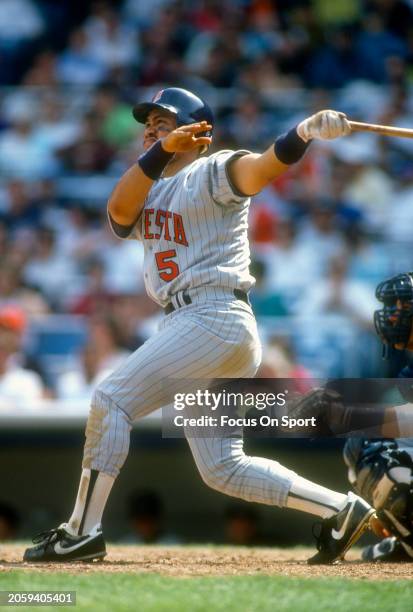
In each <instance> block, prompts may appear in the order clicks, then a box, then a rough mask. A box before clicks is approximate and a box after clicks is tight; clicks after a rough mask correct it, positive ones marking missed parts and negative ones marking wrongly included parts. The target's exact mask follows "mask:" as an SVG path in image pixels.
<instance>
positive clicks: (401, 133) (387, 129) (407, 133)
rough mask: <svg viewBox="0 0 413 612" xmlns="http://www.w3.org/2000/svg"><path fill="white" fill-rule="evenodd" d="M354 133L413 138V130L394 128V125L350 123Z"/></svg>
mask: <svg viewBox="0 0 413 612" xmlns="http://www.w3.org/2000/svg"><path fill="white" fill-rule="evenodd" d="M349 124H350V126H351V129H352V131H353V132H375V133H376V134H382V135H383V136H398V137H399V138H413V130H410V129H408V128H399V127H394V126H393V125H376V124H374V123H360V122H359V121H349Z"/></svg>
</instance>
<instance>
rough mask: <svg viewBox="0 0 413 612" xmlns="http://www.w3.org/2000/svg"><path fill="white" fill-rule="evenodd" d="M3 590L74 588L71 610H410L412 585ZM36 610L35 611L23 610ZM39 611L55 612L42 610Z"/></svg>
mask: <svg viewBox="0 0 413 612" xmlns="http://www.w3.org/2000/svg"><path fill="white" fill-rule="evenodd" d="M0 590H75V591H76V592H77V605H76V607H67V608H66V607H65V609H68V610H76V612H78V611H79V610H89V611H92V612H95V611H99V610H110V611H111V612H112V611H113V612H117V611H118V610H119V611H120V610H122V611H123V610H136V611H138V612H158V611H165V612H200V611H202V612H204V611H205V612H215V611H220V610H226V611H227V610H234V611H236V612H255V611H257V612H267V611H268V612H269V611H271V612H275V611H276V612H285V611H288V612H290V611H291V612H313V610H316V611H317V612H324V611H325V612H351V611H353V610H354V611H356V610H362V611H363V612H381V611H385V612H390V611H393V610H397V612H412V611H413V583H412V582H410V581H407V580H406V581H394V582H393V581H384V582H378V581H374V582H370V581H369V582H368V581H363V580H351V579H341V578H319V579H315V578H288V577H283V576H277V577H271V576H225V577H222V578H216V577H205V578H171V577H164V576H158V575H153V574H145V575H135V574H126V573H125V574H108V573H106V574H96V573H93V574H85V575H80V576H79V575H70V574H62V573H56V574H41V573H36V572H22V571H10V572H7V573H3V574H0ZM19 609H20V610H23V609H24V610H30V611H33V610H34V609H35V608H33V607H30V608H29V607H23V606H19ZM40 609H41V610H56V608H55V607H50V606H42V607H41V608H40Z"/></svg>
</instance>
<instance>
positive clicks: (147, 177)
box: [108, 132, 174, 226]
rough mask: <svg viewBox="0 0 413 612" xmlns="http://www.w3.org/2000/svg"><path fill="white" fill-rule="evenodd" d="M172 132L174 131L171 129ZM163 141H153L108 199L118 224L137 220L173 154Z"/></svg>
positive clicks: (110, 212) (110, 210)
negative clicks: (153, 186)
mask: <svg viewBox="0 0 413 612" xmlns="http://www.w3.org/2000/svg"><path fill="white" fill-rule="evenodd" d="M172 134H174V132H172ZM169 137H171V135H169ZM167 139H168V137H167V138H165V139H164V140H158V141H156V142H155V143H154V144H153V145H152V146H151V147H150V148H149V149H148V150H146V151H145V152H144V153H142V155H140V157H139V158H138V161H137V163H136V164H135V165H133V166H132V168H129V170H128V171H127V172H125V174H124V175H123V176H122V178H121V179H120V181H119V182H118V184H117V185H116V187H115V189H114V190H113V193H112V195H111V196H110V198H109V203H108V211H109V214H110V216H111V217H112V219H113V220H114V221H115V222H116V223H118V224H119V225H125V226H129V225H131V224H133V223H135V221H136V220H137V218H138V217H139V215H140V213H141V211H142V208H143V206H144V203H145V199H146V196H147V195H148V193H149V191H150V190H151V187H152V185H153V183H154V181H156V180H158V179H159V178H160V177H161V176H162V173H163V171H164V169H165V168H166V166H167V165H168V163H169V162H170V161H171V159H172V157H173V156H174V153H173V151H169V150H166V149H165V148H164V147H163V143H166V141H167Z"/></svg>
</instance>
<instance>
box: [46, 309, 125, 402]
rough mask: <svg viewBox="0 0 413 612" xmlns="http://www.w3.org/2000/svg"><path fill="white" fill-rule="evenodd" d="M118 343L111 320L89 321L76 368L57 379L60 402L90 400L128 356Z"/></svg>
mask: <svg viewBox="0 0 413 612" xmlns="http://www.w3.org/2000/svg"><path fill="white" fill-rule="evenodd" d="M129 355H130V352H129V351H128V350H125V349H124V348H123V347H122V345H121V344H120V341H119V339H118V333H117V327H116V324H115V323H114V321H113V320H112V319H111V318H109V317H108V316H105V315H102V314H97V315H94V316H93V317H92V318H91V319H90V321H89V329H88V335H87V339H86V343H85V345H84V347H83V349H82V352H81V354H80V356H79V358H78V360H77V366H76V367H73V368H72V369H71V370H70V371H68V372H64V373H63V374H61V375H60V376H58V378H57V381H56V397H57V398H58V399H70V400H86V401H87V400H89V399H90V397H91V395H92V392H93V390H94V389H95V387H96V386H97V385H98V384H99V382H101V381H102V380H103V379H104V378H106V376H108V375H109V374H111V373H112V372H113V370H115V369H116V368H117V367H118V366H119V365H120V364H121V363H122V362H123V361H124V360H125V359H126V358H127V357H128V356H129Z"/></svg>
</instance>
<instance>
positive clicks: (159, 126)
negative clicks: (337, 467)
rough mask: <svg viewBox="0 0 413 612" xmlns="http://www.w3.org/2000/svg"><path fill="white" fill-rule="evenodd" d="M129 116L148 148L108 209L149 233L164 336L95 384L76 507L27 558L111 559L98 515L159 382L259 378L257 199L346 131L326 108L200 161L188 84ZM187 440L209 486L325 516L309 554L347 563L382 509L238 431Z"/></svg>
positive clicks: (158, 398)
mask: <svg viewBox="0 0 413 612" xmlns="http://www.w3.org/2000/svg"><path fill="white" fill-rule="evenodd" d="M133 115H134V117H135V119H136V120H137V121H139V122H140V123H143V124H144V125H145V129H144V135H143V148H144V153H143V154H142V155H141V156H140V157H139V158H138V160H137V162H136V164H134V165H133V166H132V167H131V168H130V169H129V170H128V171H127V172H126V173H125V174H124V175H123V176H122V177H121V179H120V180H119V182H118V184H117V186H116V187H115V189H114V191H113V193H112V195H111V197H110V199H109V203H108V217H109V223H110V225H111V227H112V230H113V231H114V232H115V234H116V235H117V236H119V237H120V238H123V239H126V238H128V239H136V240H140V241H142V243H143V245H144V251H145V259H144V280H145V284H146V289H147V292H148V294H149V296H150V297H152V298H153V299H154V300H155V301H156V302H157V303H158V304H160V305H161V306H162V307H163V308H164V309H165V317H164V318H163V320H162V323H161V324H160V328H159V331H158V332H157V333H156V334H155V335H154V336H152V337H151V338H150V339H149V340H148V341H147V342H146V343H145V344H144V345H143V346H141V347H140V348H139V349H138V350H137V351H136V352H135V353H133V354H132V355H131V356H130V357H129V358H128V359H127V360H126V361H125V363H124V364H123V365H122V366H121V367H119V368H118V369H117V370H116V371H115V372H114V373H113V374H111V375H110V376H109V377H108V378H107V379H106V380H105V381H104V382H103V383H101V384H100V385H99V386H98V387H97V389H96V391H95V392H94V394H93V397H92V402H91V410H90V415H89V418H88V423H87V428H86V443H85V449H84V458H83V469H82V474H81V478H80V485H79V490H78V495H77V499H76V503H75V506H74V510H73V513H72V515H71V517H70V518H69V520H68V522H67V523H63V524H62V525H60V526H59V527H58V528H57V529H52V530H51V531H48V532H44V533H42V534H39V536H38V537H37V539H35V540H34V543H35V544H36V546H34V547H31V548H28V549H27V550H26V552H25V555H24V559H25V560H26V561H68V560H85V559H89V560H91V559H99V558H103V557H104V556H105V555H106V549H105V543H104V539H103V535H102V528H101V519H102V514H103V510H104V507H105V504H106V501H107V499H108V496H109V493H110V490H111V488H112V485H113V483H114V481H115V479H116V477H117V475H118V474H119V470H120V468H121V467H122V465H123V463H124V461H125V459H126V456H127V454H128V448H129V436H130V430H131V426H132V423H133V422H134V421H136V420H137V419H139V418H141V417H143V416H145V415H147V414H149V413H150V412H152V411H154V410H156V409H158V408H159V407H161V406H163V405H165V403H167V401H168V398H167V396H166V391H165V385H164V384H163V382H162V381H163V380H165V379H175V378H182V379H185V378H186V379H194V378H198V379H211V378H238V377H239V378H241V377H245V378H247V377H253V376H254V375H255V372H256V371H257V368H258V366H259V364H260V360H261V346H260V341H259V337H258V334H257V326H256V322H255V319H254V315H253V313H252V310H251V307H250V304H249V299H248V292H249V290H250V288H251V287H252V285H253V283H254V279H253V278H252V277H251V275H250V273H249V263H250V257H249V246H248V238H247V227H248V223H247V217H248V208H249V204H250V197H251V196H252V195H254V194H256V193H258V192H259V191H260V190H261V189H262V188H263V187H265V186H266V185H267V184H269V183H270V182H272V181H273V180H274V179H276V178H277V177H278V176H280V175H281V174H283V173H284V172H285V171H286V170H287V169H288V167H289V165H290V164H294V163H295V162H298V161H299V160H300V159H301V158H302V156H303V155H304V153H305V151H306V149H307V148H308V146H309V145H310V143H311V141H312V140H313V139H321V140H323V139H332V138H337V137H340V136H345V135H347V134H349V133H350V131H351V128H350V125H349V123H348V121H347V119H346V117H345V115H344V114H343V113H338V112H335V111H332V110H323V111H320V112H318V113H316V114H315V115H312V116H310V117H308V118H307V119H305V120H304V121H302V122H301V123H299V124H298V125H297V126H296V127H294V128H292V129H291V130H290V131H289V132H288V133H286V134H283V135H281V136H279V137H278V138H277V139H276V140H275V143H274V144H272V145H271V146H270V147H269V148H268V149H267V150H266V151H264V153H262V154H259V153H251V152H249V151H245V150H239V151H227V150H224V151H218V152H217V153H213V154H212V155H209V156H204V155H202V154H203V153H205V152H206V150H207V149H208V147H209V145H210V144H211V140H212V130H213V124H214V119H213V115H212V112H211V110H210V108H209V106H208V105H207V104H206V103H205V102H204V101H203V100H202V99H200V98H199V97H197V96H196V95H194V94H193V93H191V92H189V91H186V90H184V89H179V88H174V87H172V88H167V89H163V90H161V91H159V92H158V93H157V94H156V96H155V97H154V98H153V100H152V101H151V102H144V103H141V104H138V105H136V106H135V107H134V109H133ZM314 248H316V245H314ZM194 410H196V408H195V409H194ZM187 439H188V443H189V446H190V449H191V452H192V455H193V457H194V460H195V463H196V466H197V468H198V470H199V472H200V475H201V477H202V479H203V480H204V482H205V483H206V484H207V485H209V486H210V487H212V488H214V489H216V490H218V491H221V492H222V493H225V494H227V495H231V496H234V497H238V498H241V499H244V500H247V501H252V502H260V503H262V504H268V505H273V506H281V507H287V508H294V509H297V510H301V511H303V512H307V513H311V514H313V515H316V516H318V517H320V518H321V519H322V531H321V533H320V536H319V538H318V543H317V547H318V552H317V553H316V555H315V556H314V557H312V558H311V559H310V560H309V562H310V563H333V562H334V561H336V560H337V559H339V558H342V557H343V556H344V554H345V552H346V551H347V549H348V548H349V547H350V546H351V545H352V544H353V542H354V541H355V540H356V539H357V538H358V536H359V535H360V533H361V532H362V531H363V530H364V528H365V527H366V526H367V523H368V522H369V520H370V518H371V516H372V515H373V513H374V510H373V509H372V508H371V506H370V505H369V504H367V503H366V502H365V501H364V500H362V499H361V498H360V497H358V496H357V495H355V494H354V493H352V492H349V493H348V494H347V495H345V494H343V493H338V492H336V491H331V490H329V489H327V488H325V487H322V486H319V485H317V484H315V483H312V482H310V481H308V480H306V479H305V478H302V477H300V476H298V475H297V474H295V473H294V472H292V471H291V470H289V469H287V468H285V467H283V466H282V465H280V464H279V463H277V462H276V461H271V460H269V459H264V458H261V457H250V456H247V455H246V454H245V453H244V450H243V439H242V432H241V431H239V430H238V429H234V431H233V432H230V435H228V436H227V437H224V438H223V437H218V438H194V437H190V436H189V435H188V436H187Z"/></svg>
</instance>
